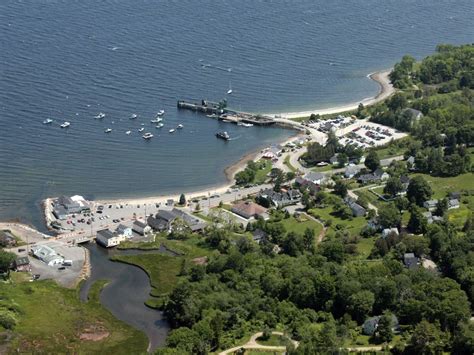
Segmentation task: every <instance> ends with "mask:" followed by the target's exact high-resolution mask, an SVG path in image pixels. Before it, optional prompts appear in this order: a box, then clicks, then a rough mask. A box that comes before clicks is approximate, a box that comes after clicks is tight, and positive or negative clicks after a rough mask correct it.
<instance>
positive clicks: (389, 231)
mask: <svg viewBox="0 0 474 355" xmlns="http://www.w3.org/2000/svg"><path fill="white" fill-rule="evenodd" d="M392 233H393V234H395V235H398V228H385V229H384V230H383V231H382V237H383V238H387V237H388V236H389V235H390V234H392Z"/></svg>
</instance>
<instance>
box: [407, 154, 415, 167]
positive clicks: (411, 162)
mask: <svg viewBox="0 0 474 355" xmlns="http://www.w3.org/2000/svg"><path fill="white" fill-rule="evenodd" d="M407 166H408V170H415V169H416V166H415V157H414V156H409V157H408V159H407Z"/></svg>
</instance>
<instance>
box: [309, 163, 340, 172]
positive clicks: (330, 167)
mask: <svg viewBox="0 0 474 355" xmlns="http://www.w3.org/2000/svg"><path fill="white" fill-rule="evenodd" d="M337 168H338V167H337V166H336V165H332V164H328V165H325V166H317V167H315V168H312V169H311V170H312V171H317V172H324V171H331V170H334V169H337Z"/></svg>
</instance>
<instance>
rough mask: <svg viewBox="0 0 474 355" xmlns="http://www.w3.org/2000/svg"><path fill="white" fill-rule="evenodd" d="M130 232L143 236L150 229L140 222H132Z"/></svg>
mask: <svg viewBox="0 0 474 355" xmlns="http://www.w3.org/2000/svg"><path fill="white" fill-rule="evenodd" d="M132 230H133V231H134V232H136V233H138V234H140V235H145V234H147V233H148V232H150V231H151V227H150V226H149V225H148V224H146V223H143V222H141V221H135V222H133V225H132Z"/></svg>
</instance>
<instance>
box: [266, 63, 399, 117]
mask: <svg viewBox="0 0 474 355" xmlns="http://www.w3.org/2000/svg"><path fill="white" fill-rule="evenodd" d="M391 71H392V69H387V70H383V71H379V72H375V73H371V74H369V75H367V77H368V78H370V79H372V80H374V81H375V82H377V83H378V84H379V85H380V91H379V93H378V94H377V95H375V96H373V97H368V98H365V99H363V100H361V101H358V102H353V103H350V104H345V105H340V106H335V107H329V108H324V109H314V110H310V111H299V112H274V113H267V114H265V115H267V116H271V117H275V116H278V115H279V116H280V117H281V118H287V119H292V118H299V117H309V116H311V114H315V115H318V114H319V115H331V114H336V113H341V112H346V111H352V110H356V109H357V107H358V106H359V104H360V103H362V104H363V105H364V106H370V105H373V104H376V103H377V102H380V101H383V100H385V99H386V98H388V97H389V96H391V95H392V94H393V93H394V92H395V88H394V87H393V86H392V84H391V83H390V78H389V77H388V76H389V74H390V72H391Z"/></svg>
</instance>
